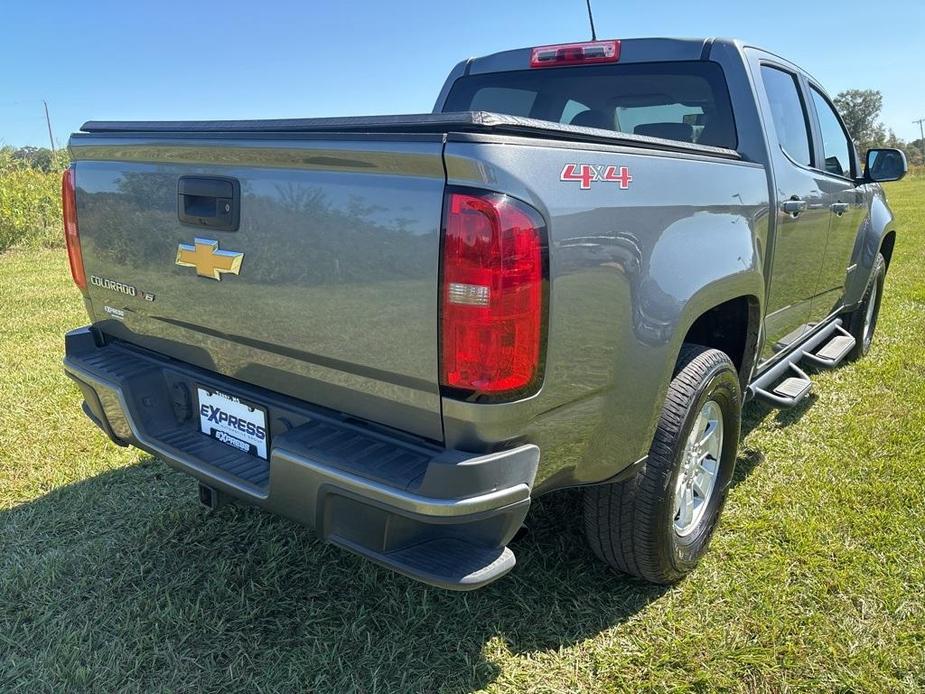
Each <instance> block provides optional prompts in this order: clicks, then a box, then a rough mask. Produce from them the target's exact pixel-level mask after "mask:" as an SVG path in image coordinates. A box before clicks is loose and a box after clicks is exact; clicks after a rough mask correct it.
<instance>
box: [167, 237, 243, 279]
mask: <svg viewBox="0 0 925 694" xmlns="http://www.w3.org/2000/svg"><path fill="white" fill-rule="evenodd" d="M243 260H244V254H243V253H238V252H237V251H220V250H218V241H213V240H212V239H199V238H197V239H193V245H192V246H190V245H189V244H188V243H181V244H180V247H179V248H177V265H180V266H182V267H194V268H196V274H197V275H199V276H200V277H211V278H212V279H214V280H221V279H222V273H224V272H230V273H231V274H232V275H237V274H238V273H240V272H241V261H243Z"/></svg>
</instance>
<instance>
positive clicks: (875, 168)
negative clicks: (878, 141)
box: [864, 148, 909, 183]
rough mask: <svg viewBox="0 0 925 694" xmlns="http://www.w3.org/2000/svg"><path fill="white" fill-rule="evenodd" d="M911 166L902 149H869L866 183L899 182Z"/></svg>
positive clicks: (865, 170)
mask: <svg viewBox="0 0 925 694" xmlns="http://www.w3.org/2000/svg"><path fill="white" fill-rule="evenodd" d="M908 170H909V164H908V163H906V154H905V153H904V152H903V151H902V150H901V149H886V148H884V149H869V150H867V165H866V166H865V168H864V182H865V183H884V182H886V181H898V180H899V179H901V178H902V177H903V176H905V175H906V171H908Z"/></svg>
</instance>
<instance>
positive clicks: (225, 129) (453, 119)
mask: <svg viewBox="0 0 925 694" xmlns="http://www.w3.org/2000/svg"><path fill="white" fill-rule="evenodd" d="M81 131H82V132H85V133H92V134H105V133H118V134H123V135H124V134H128V133H133V134H140V133H171V134H176V133H208V134H210V135H220V134H225V133H228V134H235V135H238V136H240V135H242V134H247V133H254V134H258V133H259V134H265V133H281V134H282V133H285V134H292V135H298V134H311V133H447V132H475V133H501V134H504V133H508V134H515V135H522V136H529V137H538V138H547V139H557V140H567V141H573V142H591V143H598V144H609V145H628V146H632V147H645V148H648V149H656V150H669V151H674V152H678V151H680V152H691V153H698V154H709V155H713V156H718V157H726V158H732V159H738V158H739V154H738V153H737V152H736V151H735V150H732V149H726V148H725V147H711V146H709V145H700V144H696V143H693V142H679V141H675V140H664V139H661V138H657V137H647V136H645V135H634V134H630V133H620V132H616V131H613V130H604V129H600V128H585V127H582V126H577V125H565V124H562V123H553V122H550V121H544V120H537V119H535V118H521V117H517V116H510V115H505V114H501V113H490V112H487V111H462V112H458V113H423V114H408V115H394V116H346V117H340V118H279V119H273V120H213V121H87V122H86V123H84V124H83V126H81ZM77 137H79V135H77Z"/></svg>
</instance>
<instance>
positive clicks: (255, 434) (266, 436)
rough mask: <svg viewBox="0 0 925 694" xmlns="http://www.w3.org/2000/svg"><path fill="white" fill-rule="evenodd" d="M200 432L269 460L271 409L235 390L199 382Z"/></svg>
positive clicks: (197, 385) (197, 399)
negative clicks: (268, 422)
mask: <svg viewBox="0 0 925 694" xmlns="http://www.w3.org/2000/svg"><path fill="white" fill-rule="evenodd" d="M196 403H197V408H196V411H197V414H198V416H199V431H200V432H201V433H203V434H205V435H206V436H208V437H210V438H212V439H215V440H216V441H218V442H219V443H222V444H224V445H226V446H228V447H229V448H233V449H237V450H239V451H241V452H242V453H247V454H249V455H253V456H254V457H256V458H261V459H262V460H269V454H270V432H269V428H268V427H267V421H268V413H267V408H266V407H264V406H262V405H259V404H257V403H255V402H253V401H251V400H247V399H245V398H241V397H239V396H237V395H235V394H233V393H229V392H227V391H224V390H219V389H217V388H212V387H211V386H206V385H202V384H199V383H197V384H196Z"/></svg>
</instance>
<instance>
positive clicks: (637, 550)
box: [584, 344, 742, 584]
mask: <svg viewBox="0 0 925 694" xmlns="http://www.w3.org/2000/svg"><path fill="white" fill-rule="evenodd" d="M709 400H713V401H715V402H716V403H717V404H718V405H719V406H720V411H721V413H722V415H721V416H722V422H723V442H722V448H721V453H720V456H719V461H718V463H719V465H718V469H717V472H716V480H715V482H714V491H713V493H712V494H711V495H709V497H708V501H707V503H706V507H705V509H704V511H703V515H702V517H701V518H700V520H699V521H698V522H697V523H696V524H695V525H693V526H692V527H693V529H692V530H690V531H688V532H686V533H685V535H684V536H683V537H682V536H681V535H680V534H679V533H678V532H677V531H676V529H675V508H674V497H675V483H676V481H677V479H678V475H679V474H682V470H681V468H682V457H683V453H684V448H685V444H686V442H687V440H688V436H689V435H690V432H691V430H692V428H693V426H694V422H695V420H696V419H697V417H698V415H699V414H700V412H701V408H703V406H704V405H705V404H706V403H707V402H708V401H709ZM741 419H742V392H741V386H740V384H739V375H738V373H737V372H736V369H735V366H734V365H733V363H732V361H731V360H730V359H729V357H728V356H727V355H726V354H724V353H723V352H720V351H719V350H716V349H709V348H707V347H702V346H700V345H690V344H685V345H684V346H683V348H682V349H681V354H680V356H679V358H678V363H677V366H676V367H675V375H674V377H673V378H672V381H671V385H670V387H669V389H668V394H667V397H666V399H665V405H664V407H663V408H662V413H661V416H660V417H659V422H658V427H657V429H656V432H655V438H654V440H653V441H652V447H651V448H650V449H649V456H648V458H647V460H646V463H645V464H644V466H643V467H642V468H641V469H640V470H639V471H638V472H637V473H636V474H635V475H634V476H633V477H632V478H630V479H628V480H626V481H623V482H613V483H610V484H603V485H599V486H595V487H588V488H587V489H585V491H584V523H585V535H586V537H587V538H588V542H589V544H590V545H591V549H592V550H593V551H594V553H595V554H596V555H597V556H598V557H599V558H600V559H602V560H604V561H605V562H607V563H608V564H609V565H610V566H612V567H614V568H615V569H617V570H619V571H622V572H624V573H627V574H632V575H634V576H638V577H640V578H643V579H645V580H647V581H651V582H653V583H660V584H668V583H674V582H676V581H679V580H681V579H682V578H684V576H686V575H687V574H688V573H690V572H691V570H693V568H694V567H695V566H696V565H697V562H698V561H699V560H700V557H701V556H703V554H704V552H705V551H706V549H707V545H708V544H709V542H710V537H711V536H712V534H713V529H714V528H715V527H716V522H717V519H718V518H719V514H720V512H721V511H722V508H723V504H724V503H725V501H726V494H727V492H728V490H729V483H730V481H731V480H732V473H733V470H734V469H735V461H736V453H737V449H738V442H739V431H740V428H741Z"/></svg>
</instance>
